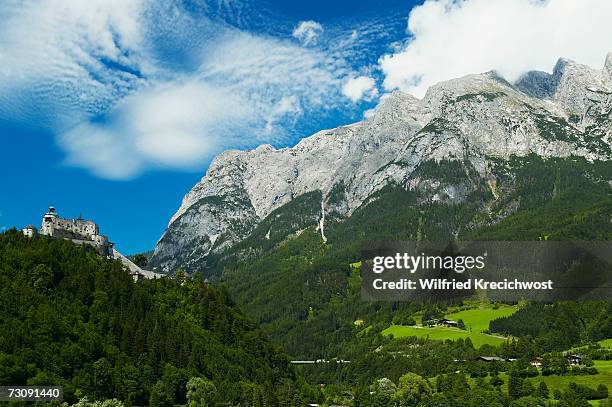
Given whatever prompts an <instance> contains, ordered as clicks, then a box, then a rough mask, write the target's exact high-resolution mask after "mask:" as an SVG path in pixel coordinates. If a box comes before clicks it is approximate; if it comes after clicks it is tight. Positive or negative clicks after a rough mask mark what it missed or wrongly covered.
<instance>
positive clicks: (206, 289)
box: [0, 230, 301, 406]
mask: <svg viewBox="0 0 612 407" xmlns="http://www.w3.org/2000/svg"><path fill="white" fill-rule="evenodd" d="M0 315H2V317H1V318H0V385H59V386H63V388H64V399H65V400H66V401H68V402H71V403H72V402H75V401H77V399H79V398H84V397H86V398H88V399H89V400H103V399H112V398H116V399H119V400H121V401H123V402H124V403H125V404H126V405H128V406H129V405H151V406H171V405H175V404H185V403H186V402H187V387H186V386H187V383H188V381H189V380H190V379H192V378H194V377H196V378H201V379H202V380H205V381H206V383H209V384H210V385H211V386H212V387H214V389H215V391H214V398H213V399H214V400H213V401H214V404H208V405H217V404H226V403H230V404H234V405H237V404H239V403H242V404H243V405H256V404H249V403H258V402H261V403H265V405H266V406H274V405H287V404H284V403H286V402H287V398H289V399H291V398H293V397H294V396H296V395H299V394H300V393H301V390H300V386H299V385H298V384H296V381H295V378H294V375H293V373H292V372H291V370H290V368H289V367H288V358H287V356H286V355H285V354H284V353H283V351H282V350H281V349H279V348H277V347H275V346H273V345H272V344H271V343H270V341H269V340H268V338H267V336H266V335H265V334H264V333H262V331H261V330H260V329H258V328H257V326H256V324H255V323H253V322H252V321H251V320H250V319H249V318H247V317H246V316H245V315H244V314H243V313H242V312H241V311H240V310H239V309H238V308H236V307H235V305H234V304H233V302H232V301H231V300H230V298H229V295H228V293H227V292H226V291H225V290H224V289H217V288H214V287H212V286H211V285H209V284H208V283H205V282H204V281H202V279H200V278H198V277H197V276H196V277H194V278H193V279H191V278H186V277H185V276H181V275H179V276H178V277H177V278H176V279H167V278H164V279H159V280H145V281H141V282H138V283H135V282H134V281H133V280H132V277H131V276H130V275H129V274H128V273H127V272H126V271H125V270H124V269H123V267H122V265H121V264H120V263H119V262H118V261H112V260H108V259H105V258H102V257H100V256H99V255H98V254H97V253H95V252H94V251H93V250H92V249H91V248H89V247H88V246H77V245H74V244H73V243H72V242H69V241H66V240H54V239H49V238H34V239H28V238H25V237H24V236H22V235H21V233H19V232H17V231H15V230H12V231H8V232H6V233H3V234H0ZM281 391H282V394H281V393H280V392H281ZM254 400H256V401H254ZM245 403H246V404H245ZM262 405H263V404H262Z"/></svg>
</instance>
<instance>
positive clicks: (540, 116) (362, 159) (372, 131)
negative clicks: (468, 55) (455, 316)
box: [151, 53, 612, 272]
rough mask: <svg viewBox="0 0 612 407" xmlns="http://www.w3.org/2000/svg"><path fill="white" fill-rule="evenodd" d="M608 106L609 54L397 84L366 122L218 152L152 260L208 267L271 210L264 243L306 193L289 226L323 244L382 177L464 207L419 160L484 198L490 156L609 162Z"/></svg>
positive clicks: (454, 189) (164, 265)
mask: <svg viewBox="0 0 612 407" xmlns="http://www.w3.org/2000/svg"><path fill="white" fill-rule="evenodd" d="M611 112H612V53H610V54H608V56H607V58H606V61H605V64H604V67H603V69H593V68H590V67H588V66H585V65H580V64H577V63H575V62H572V61H569V60H566V59H560V60H559V61H558V62H557V64H556V65H555V67H554V70H553V73H552V74H548V73H545V72H535V71H534V72H529V73H526V74H525V75H523V77H521V78H520V79H519V80H518V81H517V82H516V83H515V84H511V83H509V82H507V81H506V80H505V79H503V78H501V77H499V76H498V75H496V74H495V73H494V72H487V73H484V74H477V75H469V76H465V77H462V78H458V79H453V80H449V81H446V82H442V83H439V84H437V85H435V86H432V87H431V88H430V89H429V90H428V91H427V93H426V95H425V97H424V98H423V99H416V98H414V97H413V96H411V95H408V94H405V93H402V92H399V91H396V92H394V93H392V94H391V95H390V96H389V97H387V98H386V99H385V100H384V101H383V102H382V103H381V104H380V105H379V107H378V108H377V109H376V111H375V113H374V114H373V116H372V117H370V118H369V119H367V120H365V121H363V122H359V123H356V124H352V125H348V126H342V127H339V128H336V129H332V130H324V131H321V132H318V133H316V134H314V135H313V136H310V137H308V138H305V139H303V140H301V141H300V142H299V143H298V144H297V145H295V146H294V147H291V148H282V149H275V148H273V147H272V146H270V145H262V146H260V147H258V148H256V149H254V150H251V151H235V150H232V151H226V152H224V153H223V154H221V155H219V156H218V157H217V158H216V159H215V160H214V161H213V162H212V164H211V165H210V167H209V169H208V171H207V173H206V175H205V176H204V177H203V178H202V180H201V181H200V182H199V183H198V184H196V185H195V186H194V187H193V188H192V189H191V191H189V193H188V194H187V195H186V196H185V197H184V199H183V202H182V204H181V206H180V208H179V209H178V211H177V212H176V213H175V214H174V216H173V217H172V219H171V220H170V223H169V225H168V228H167V230H166V231H165V232H164V234H163V235H162V237H161V238H160V239H159V241H158V244H157V246H156V248H155V252H154V255H153V257H152V259H151V264H152V265H153V266H154V267H155V268H156V269H158V270H162V271H165V272H171V271H172V270H175V269H176V268H178V267H181V268H182V269H184V270H186V271H195V270H203V269H206V266H207V258H208V257H209V256H210V255H211V254H218V253H221V252H223V251H224V250H226V249H228V248H229V247H231V246H232V245H235V244H236V243H238V242H240V241H241V240H243V239H244V238H246V237H247V236H248V235H249V234H250V233H251V232H252V231H253V230H254V229H255V228H256V227H257V226H258V225H259V224H261V222H262V220H264V219H266V217H270V216H271V214H272V215H273V216H272V219H268V222H267V223H269V225H270V226H269V230H268V232H267V234H266V236H265V237H266V238H269V236H270V234H271V233H274V228H275V222H274V216H280V215H274V213H276V212H275V210H278V209H279V208H281V207H283V206H284V205H286V204H288V203H290V202H292V201H293V200H295V199H296V198H298V197H301V196H304V195H305V194H309V195H308V196H309V197H311V198H312V197H314V196H316V197H317V199H318V200H320V202H317V211H316V213H311V214H309V215H307V216H306V217H307V218H305V219H300V221H296V222H295V224H294V225H293V229H294V230H293V232H299V231H300V229H301V228H303V227H304V225H305V224H311V225H313V224H316V225H317V227H318V232H319V233H320V235H321V239H323V241H326V240H327V237H326V236H325V223H326V221H328V220H329V219H331V218H335V219H338V218H340V219H342V218H346V217H348V216H350V215H351V213H352V212H353V211H354V210H355V209H356V208H358V207H359V206H361V205H362V204H363V203H364V202H367V200H368V198H369V197H371V196H373V194H375V193H376V192H377V191H380V190H381V189H382V188H383V187H385V186H387V185H389V184H395V185H400V186H402V187H403V188H406V189H415V188H416V189H420V190H426V191H428V193H429V196H430V200H431V201H440V200H442V201H449V202H461V200H462V199H464V198H465V197H466V196H467V192H468V191H467V190H469V185H467V186H461V185H440V184H439V183H436V182H434V181H431V180H428V179H423V178H421V177H420V176H419V175H418V172H415V170H416V169H417V168H418V167H419V165H420V164H422V163H424V162H426V161H431V160H435V161H439V160H442V159H447V160H461V161H462V162H466V163H469V165H470V166H471V167H472V169H473V170H474V171H475V172H476V173H477V174H479V176H480V177H482V179H483V180H485V181H486V183H487V184H488V185H489V186H490V187H491V192H492V193H493V195H496V193H497V192H496V191H495V179H496V175H495V174H494V173H493V172H492V167H493V166H492V165H491V163H492V160H500V159H501V160H506V159H508V158H510V157H511V156H526V155H528V154H533V153H535V154H537V155H539V156H541V157H545V158H546V157H568V156H570V155H575V156H581V157H584V158H585V159H587V160H588V161H595V160H604V161H609V160H610V158H611V156H612V148H611V144H612V122H611V120H612V113H611ZM466 189H467V190H466ZM314 192H316V194H313V193H314ZM283 227H284V228H286V227H287V225H286V224H285V225H283ZM289 227H291V225H289Z"/></svg>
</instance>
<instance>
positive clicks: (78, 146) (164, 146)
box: [60, 31, 348, 179]
mask: <svg viewBox="0 0 612 407" xmlns="http://www.w3.org/2000/svg"><path fill="white" fill-rule="evenodd" d="M203 58H204V59H203V60H202V62H201V66H200V68H199V69H198V71H197V72H195V73H192V74H189V75H187V76H185V77H184V78H182V79H175V80H166V81H159V82H157V83H155V84H152V85H150V86H149V87H148V88H146V89H143V90H140V91H139V92H135V93H134V94H132V95H130V96H127V97H125V98H124V99H122V100H121V101H120V102H119V103H117V105H116V106H115V107H114V109H113V110H112V111H111V112H110V113H109V114H107V115H106V117H105V119H106V120H103V121H100V120H97V119H96V120H93V119H92V120H88V121H86V122H84V123H80V124H79V125H77V126H75V127H73V128H71V129H70V130H69V131H66V132H64V133H63V134H62V135H61V137H60V145H61V146H62V148H64V150H65V151H66V152H67V153H68V158H67V162H68V163H69V164H72V165H77V166H81V167H85V168H89V169H90V170H92V171H93V172H94V173H95V174H97V175H98V176H101V177H105V178H111V179H126V178H130V177H133V176H136V175H138V174H139V173H141V172H142V171H143V170H145V169H147V168H149V167H162V168H178V169H200V168H201V166H202V165H203V164H204V163H205V161H206V160H207V159H209V158H210V157H211V156H212V155H213V154H215V153H217V152H219V150H221V149H223V148H227V147H228V146H231V147H240V146H249V145H252V144H258V143H260V142H263V141H265V142H278V141H283V140H285V138H286V137H288V136H289V135H290V134H288V133H287V130H286V129H285V127H284V126H283V125H284V124H285V122H286V121H289V122H292V121H295V120H297V118H299V117H301V115H302V114H303V113H304V112H306V111H312V110H313V109H321V108H333V107H334V106H335V105H336V104H339V103H340V101H341V97H340V94H339V92H338V89H339V88H340V85H341V80H340V78H339V76H340V75H346V74H347V73H348V72H347V68H345V67H343V65H342V62H341V61H336V60H334V59H333V58H328V57H327V56H326V55H325V54H322V53H320V52H318V51H314V50H309V49H304V48H301V47H299V46H296V45H294V44H291V43H289V42H285V41H280V40H274V39H270V38H262V37H258V36H254V35H249V34H244V33H237V32H234V31H232V32H230V33H228V34H227V35H226V36H225V37H224V38H222V39H220V40H219V41H218V43H217V45H216V47H215V48H212V49H208V52H207V53H206V54H205V56H204V57H203Z"/></svg>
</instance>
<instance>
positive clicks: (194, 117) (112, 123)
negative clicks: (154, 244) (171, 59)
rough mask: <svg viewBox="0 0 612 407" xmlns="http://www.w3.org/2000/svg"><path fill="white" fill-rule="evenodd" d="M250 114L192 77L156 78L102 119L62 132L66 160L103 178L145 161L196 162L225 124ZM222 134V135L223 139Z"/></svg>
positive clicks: (122, 174)
mask: <svg viewBox="0 0 612 407" xmlns="http://www.w3.org/2000/svg"><path fill="white" fill-rule="evenodd" d="M250 116H251V114H250V112H249V111H248V107H247V105H245V104H243V103H241V101H240V100H239V98H238V97H237V96H235V95H233V94H232V93H231V92H229V91H228V90H227V89H223V88H216V87H213V86H211V85H208V84H206V83H201V82H198V81H196V80H190V81H185V82H170V83H162V84H160V85H157V86H155V87H153V88H151V89H148V90H146V91H143V92H140V93H137V94H134V95H132V96H129V97H127V98H126V99H125V100H123V101H122V102H121V103H120V104H119V105H118V106H117V107H116V109H115V110H114V111H113V112H112V113H111V114H110V115H109V119H108V121H105V122H103V123H98V122H96V121H87V122H84V123H81V124H79V125H77V126H75V127H74V128H72V129H71V130H70V131H68V132H66V133H64V134H62V136H61V137H60V145H61V146H62V147H63V148H64V149H65V150H66V152H67V153H68V158H67V162H68V163H69V164H72V165H77V166H82V167H85V168H89V169H91V170H92V171H93V172H94V173H95V174H97V175H98V176H101V177H104V178H111V179H125V178H130V177H132V176H134V175H137V174H139V173H140V172H141V171H142V170H143V169H145V168H147V167H151V166H161V167H169V168H182V169H186V168H196V167H197V166H198V165H199V164H202V161H203V160H204V159H206V158H207V157H208V156H210V154H212V153H213V152H215V151H216V149H217V148H218V147H219V144H222V143H231V141H230V140H228V139H227V137H228V134H229V133H230V129H234V130H236V131H237V130H239V129H238V126H237V125H232V123H234V122H235V123H241V125H242V126H244V125H245V124H246V123H245V121H247V120H248V118H249V117H250ZM223 137H225V139H223Z"/></svg>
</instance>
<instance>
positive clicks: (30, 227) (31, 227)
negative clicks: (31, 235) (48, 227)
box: [24, 224, 36, 230]
mask: <svg viewBox="0 0 612 407" xmlns="http://www.w3.org/2000/svg"><path fill="white" fill-rule="evenodd" d="M24 229H35V230H36V226H34V225H32V224H30V225H28V226H26V227H25V228H24Z"/></svg>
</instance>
